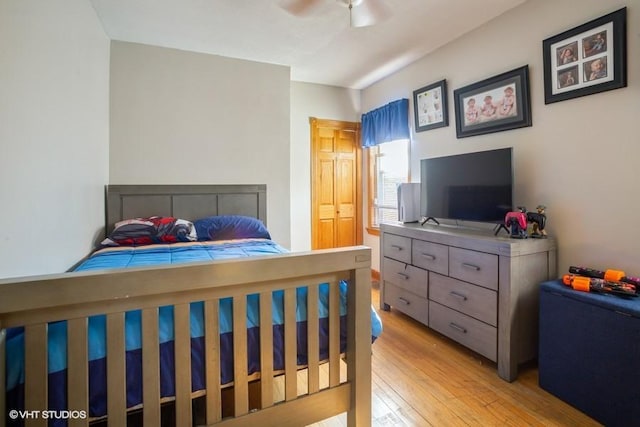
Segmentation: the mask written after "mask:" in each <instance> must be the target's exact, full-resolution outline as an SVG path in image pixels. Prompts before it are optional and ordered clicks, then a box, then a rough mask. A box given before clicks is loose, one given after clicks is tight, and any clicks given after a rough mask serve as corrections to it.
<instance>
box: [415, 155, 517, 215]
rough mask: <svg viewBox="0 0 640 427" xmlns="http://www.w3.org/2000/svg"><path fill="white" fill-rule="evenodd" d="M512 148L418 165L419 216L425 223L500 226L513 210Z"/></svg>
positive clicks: (446, 157) (434, 159)
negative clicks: (468, 222) (463, 221)
mask: <svg viewBox="0 0 640 427" xmlns="http://www.w3.org/2000/svg"><path fill="white" fill-rule="evenodd" d="M512 151H513V149H512V148H502V149H498V150H489V151H480V152H475V153H467V154H458V155H453V156H445V157H435V158H430V159H422V160H421V161H420V163H421V164H420V175H421V180H420V187H421V192H420V201H421V203H420V204H421V212H422V214H423V215H424V216H425V217H426V218H428V219H434V220H436V222H437V219H456V220H465V221H476V222H491V223H503V222H504V218H505V215H506V214H507V212H510V211H512V210H513V167H512Z"/></svg>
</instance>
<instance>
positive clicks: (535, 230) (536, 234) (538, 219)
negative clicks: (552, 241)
mask: <svg viewBox="0 0 640 427" xmlns="http://www.w3.org/2000/svg"><path fill="white" fill-rule="evenodd" d="M546 209H547V207H546V206H545V205H538V206H537V207H536V212H527V221H528V222H530V223H532V224H533V227H532V229H531V237H533V238H536V239H546V238H547V232H546V231H545V229H544V227H545V223H546V222H547V215H546V214H545V213H544V211H545V210H546Z"/></svg>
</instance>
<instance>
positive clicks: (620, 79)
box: [542, 8, 627, 104]
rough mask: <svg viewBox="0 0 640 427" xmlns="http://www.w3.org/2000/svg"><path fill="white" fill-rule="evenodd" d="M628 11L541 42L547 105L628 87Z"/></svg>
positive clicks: (619, 12)
mask: <svg viewBox="0 0 640 427" xmlns="http://www.w3.org/2000/svg"><path fill="white" fill-rule="evenodd" d="M626 21H627V9H626V8H623V9H620V10H617V11H615V12H613V13H610V14H608V15H605V16H602V17H600V18H597V19H594V20H593V21H590V22H587V23H586V24H583V25H580V26H579V27H576V28H572V29H570V30H567V31H565V32H563V33H561V34H558V35H557V36H553V37H549V38H548V39H546V40H544V41H543V42H542V55H543V62H544V103H545V104H550V103H552V102H558V101H564V100H567V99H571V98H577V97H579V96H585V95H592V94H594V93H598V92H603V91H606V90H612V89H618V88H621V87H625V86H627V39H626V34H627V30H626Z"/></svg>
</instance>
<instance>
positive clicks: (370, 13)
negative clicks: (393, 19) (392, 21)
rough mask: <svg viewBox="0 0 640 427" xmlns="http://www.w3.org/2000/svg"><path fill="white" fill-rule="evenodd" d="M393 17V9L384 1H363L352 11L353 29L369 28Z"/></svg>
mask: <svg viewBox="0 0 640 427" xmlns="http://www.w3.org/2000/svg"><path fill="white" fill-rule="evenodd" d="M389 16H391V9H390V8H389V6H387V5H386V4H385V3H384V0H362V2H361V3H359V4H358V5H356V6H354V7H353V10H352V11H351V26H352V27H367V26H369V25H373V24H376V23H378V22H381V21H384V20H385V19H387V18H388V17H389Z"/></svg>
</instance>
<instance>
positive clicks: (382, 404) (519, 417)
mask: <svg viewBox="0 0 640 427" xmlns="http://www.w3.org/2000/svg"><path fill="white" fill-rule="evenodd" d="M372 298H373V303H374V306H375V307H376V308H377V307H378V299H379V292H378V291H377V289H374V290H373V293H372ZM378 312H379V313H380V317H381V318H382V324H383V328H384V331H383V332H382V335H381V336H380V338H378V340H377V341H376V342H375V343H374V344H373V355H372V371H373V379H372V389H373V396H372V399H373V402H372V403H373V404H372V406H373V411H372V412H373V414H372V416H373V423H372V424H373V426H377V427H380V426H385V427H387V426H581V427H589V426H599V425H600V424H599V423H597V422H596V421H594V420H593V419H591V418H589V417H588V416H586V415H585V414H583V413H581V412H579V411H578V410H577V409H574V408H573V407H571V406H569V405H568V404H566V403H564V402H562V401H561V400H559V399H557V398H556V397H554V396H553V395H551V394H549V393H547V392H546V391H544V390H543V389H541V388H540V387H539V386H538V370H537V368H536V367H535V366H528V367H526V366H525V367H521V371H520V374H519V376H518V379H517V380H516V381H514V382H513V383H508V382H506V381H503V380H502V379H500V378H499V377H498V374H497V370H496V364H495V363H493V362H491V361H490V360H488V359H485V358H483V357H482V356H479V355H478V354H476V353H474V352H472V351H470V350H468V349H466V348H465V347H462V346H460V345H459V344H457V343H455V342H453V341H451V340H449V339H448V338H446V337H444V336H442V335H440V334H438V333H436V332H433V331H431V330H429V329H428V328H426V327H425V326H424V325H421V324H420V323H418V322H416V321H414V320H412V319H411V318H409V317H407V316H405V315H403V314H401V313H399V312H397V311H394V310H393V309H392V310H391V311H390V312H384V311H380V310H378ZM313 426H314V427H344V426H346V415H344V414H343V415H340V416H337V417H333V418H330V419H328V420H325V421H322V422H320V423H316V424H313Z"/></svg>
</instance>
